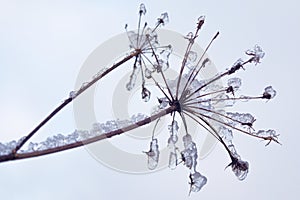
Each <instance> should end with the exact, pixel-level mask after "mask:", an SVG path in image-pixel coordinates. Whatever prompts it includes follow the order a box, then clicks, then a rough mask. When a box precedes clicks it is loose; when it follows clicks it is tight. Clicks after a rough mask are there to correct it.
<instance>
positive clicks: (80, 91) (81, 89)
mask: <svg viewBox="0 0 300 200" xmlns="http://www.w3.org/2000/svg"><path fill="white" fill-rule="evenodd" d="M140 53H141V51H138V50H136V51H134V52H132V53H131V54H130V55H128V56H126V57H125V58H123V59H122V60H121V61H119V62H117V63H115V64H114V65H112V66H111V67H110V68H108V69H107V70H106V71H104V72H103V73H102V74H100V75H99V76H97V77H96V78H94V79H93V80H92V81H90V82H89V83H88V84H86V85H85V86H84V87H81V88H80V89H79V90H78V91H77V92H76V96H74V97H69V98H67V99H65V100H64V101H63V103H62V104H60V105H59V106H58V107H56V108H55V109H54V110H53V111H52V112H51V113H50V114H49V115H48V116H47V117H46V118H45V119H44V120H43V121H42V122H40V123H39V124H38V125H37V126H36V127H35V128H34V129H33V130H32V131H31V132H30V133H29V134H28V135H27V136H25V138H24V139H23V140H22V141H21V142H20V143H19V144H18V145H17V146H16V148H15V149H14V150H13V151H12V153H13V154H15V155H18V154H17V151H18V150H20V149H21V148H22V146H23V145H24V144H25V143H26V142H27V141H28V140H29V139H30V138H31V137H32V136H33V135H34V134H35V133H36V132H37V131H38V130H39V129H40V128H41V127H43V126H44V125H45V124H46V123H47V122H48V121H49V120H50V119H51V118H52V117H54V116H55V115H56V114H57V113H58V112H59V111H61V110H62V109H63V108H64V107H65V106H67V105H68V104H69V103H71V102H72V101H73V100H74V99H75V98H76V97H78V96H79V95H80V94H81V93H83V92H84V91H85V90H87V89H88V88H90V87H91V86H92V85H93V84H95V83H96V82H97V81H99V80H100V79H101V78H102V77H104V76H106V75H107V74H108V73H110V72H112V71H113V70H114V69H116V68H117V67H119V66H120V65H122V64H124V63H125V62H127V61H128V60H130V59H131V58H133V57H135V56H137V55H138V54H140ZM0 162H1V160H0Z"/></svg>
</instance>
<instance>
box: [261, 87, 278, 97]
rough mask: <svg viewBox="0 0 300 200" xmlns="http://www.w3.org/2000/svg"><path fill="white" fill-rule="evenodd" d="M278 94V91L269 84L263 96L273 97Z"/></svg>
mask: <svg viewBox="0 0 300 200" xmlns="http://www.w3.org/2000/svg"><path fill="white" fill-rule="evenodd" d="M275 96H276V91H275V90H274V89H273V88H272V86H268V87H266V88H265V91H264V93H263V98H266V99H273V98H274V97H275Z"/></svg>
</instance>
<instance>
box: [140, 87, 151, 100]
mask: <svg viewBox="0 0 300 200" xmlns="http://www.w3.org/2000/svg"><path fill="white" fill-rule="evenodd" d="M150 96H151V92H150V91H149V90H148V89H147V88H146V87H143V89H142V99H143V100H144V101H145V102H148V101H149V100H150Z"/></svg>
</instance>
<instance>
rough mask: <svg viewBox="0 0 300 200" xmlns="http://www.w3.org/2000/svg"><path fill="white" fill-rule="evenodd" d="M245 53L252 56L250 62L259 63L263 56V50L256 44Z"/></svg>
mask: <svg viewBox="0 0 300 200" xmlns="http://www.w3.org/2000/svg"><path fill="white" fill-rule="evenodd" d="M246 54H247V55H249V56H253V57H252V62H254V63H255V64H257V63H259V62H260V60H261V59H262V58H263V57H264V56H265V52H264V51H263V50H262V48H261V47H260V46H258V45H255V46H254V48H253V49H248V50H247V51H246Z"/></svg>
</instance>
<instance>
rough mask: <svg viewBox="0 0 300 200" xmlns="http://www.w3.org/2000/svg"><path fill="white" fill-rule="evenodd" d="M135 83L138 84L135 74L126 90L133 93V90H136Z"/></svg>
mask: <svg viewBox="0 0 300 200" xmlns="http://www.w3.org/2000/svg"><path fill="white" fill-rule="evenodd" d="M135 82H136V75H135V74H132V75H131V76H130V80H129V82H128V83H127V84H126V89H127V90H128V91H131V90H132V89H133V88H134V86H135Z"/></svg>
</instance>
